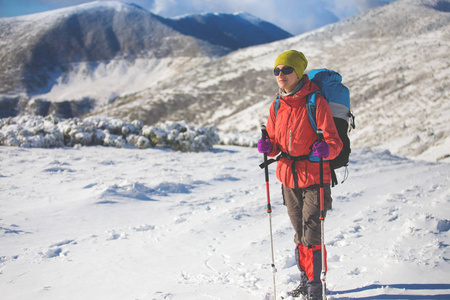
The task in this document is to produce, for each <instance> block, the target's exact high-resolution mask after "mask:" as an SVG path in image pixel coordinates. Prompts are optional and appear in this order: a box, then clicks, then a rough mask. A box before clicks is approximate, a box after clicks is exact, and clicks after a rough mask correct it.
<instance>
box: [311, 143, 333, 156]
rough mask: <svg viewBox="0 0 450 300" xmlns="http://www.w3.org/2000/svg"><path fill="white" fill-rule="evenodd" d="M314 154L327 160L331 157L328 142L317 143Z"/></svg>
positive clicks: (314, 146)
mask: <svg viewBox="0 0 450 300" xmlns="http://www.w3.org/2000/svg"><path fill="white" fill-rule="evenodd" d="M312 154H313V155H314V156H318V157H321V158H327V157H328V155H330V147H329V146H328V144H327V143H326V142H315V143H314V145H313V153H312Z"/></svg>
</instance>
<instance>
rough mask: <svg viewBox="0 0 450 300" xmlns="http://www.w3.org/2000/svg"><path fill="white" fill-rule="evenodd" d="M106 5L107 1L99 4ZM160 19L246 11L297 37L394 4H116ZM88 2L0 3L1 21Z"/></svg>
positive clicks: (280, 0)
mask: <svg viewBox="0 0 450 300" xmlns="http://www.w3.org/2000/svg"><path fill="white" fill-rule="evenodd" d="M100 1H106V0H100ZM117 1H120V2H126V3H130V2H133V3H135V4H138V5H139V6H141V7H143V8H145V9H147V10H149V11H151V12H152V13H155V14H158V15H160V16H163V17H175V16H179V15H184V14H192V13H203V12H219V13H234V12H241V11H245V12H248V13H250V14H252V15H254V16H256V17H259V18H261V19H263V20H266V21H269V22H271V23H273V24H275V25H277V26H279V27H281V28H283V29H285V30H287V31H289V32H290V33H292V34H294V35H296V34H300V33H302V32H305V31H308V30H312V29H314V28H317V27H320V26H323V25H325V24H328V23H331V22H336V21H338V20H341V19H344V18H347V17H349V16H353V15H356V14H358V13H361V12H364V11H366V10H368V9H370V8H373V7H376V6H380V5H383V4H386V3H388V2H393V1H395V0H134V1H133V0H117ZM86 2H92V1H91V0H0V17H13V16H20V15H25V14H32V13H38V12H43V11H47V10H53V9H58V8H62V7H67V6H73V5H79V4H82V3H86Z"/></svg>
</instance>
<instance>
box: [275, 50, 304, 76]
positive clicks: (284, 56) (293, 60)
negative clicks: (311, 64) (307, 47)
mask: <svg viewBox="0 0 450 300" xmlns="http://www.w3.org/2000/svg"><path fill="white" fill-rule="evenodd" d="M278 65H285V66H289V67H293V68H294V70H295V73H297V76H298V78H302V76H303V72H304V71H305V69H306V67H307V66H308V61H307V60H306V57H305V55H303V53H301V52H300V51H296V50H289V51H286V52H283V53H281V54H280V55H279V56H278V57H277V59H276V60H275V67H273V69H274V70H275V68H276V67H277V66H278Z"/></svg>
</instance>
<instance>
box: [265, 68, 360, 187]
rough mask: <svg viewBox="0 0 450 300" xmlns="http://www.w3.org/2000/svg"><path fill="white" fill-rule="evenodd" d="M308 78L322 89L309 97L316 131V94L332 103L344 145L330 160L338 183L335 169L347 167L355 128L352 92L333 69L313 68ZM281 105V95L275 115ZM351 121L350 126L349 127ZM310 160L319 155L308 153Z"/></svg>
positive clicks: (317, 159) (336, 123) (313, 125)
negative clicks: (351, 104)
mask: <svg viewBox="0 0 450 300" xmlns="http://www.w3.org/2000/svg"><path fill="white" fill-rule="evenodd" d="M307 76H308V78H309V80H310V81H312V82H314V83H315V84H316V85H317V86H318V87H319V89H320V91H317V92H314V93H311V94H309V95H308V98H307V109H308V117H309V121H310V122H311V126H312V128H313V129H314V131H317V125H316V108H317V106H316V95H317V93H320V94H321V95H322V96H323V97H324V98H325V99H326V100H327V102H328V104H329V105H330V108H331V111H332V112H333V119H334V123H335V125H336V129H337V131H338V134H339V137H340V138H341V141H342V143H343V147H342V150H341V152H340V153H339V155H338V156H337V157H336V158H334V159H332V160H330V161H329V163H330V169H331V175H332V185H333V186H334V185H336V184H337V178H336V173H335V172H334V170H335V169H338V168H341V167H347V166H348V162H349V157H350V153H351V148H350V139H349V138H348V132H349V131H350V130H351V128H353V129H354V128H355V117H354V115H353V113H352V112H351V110H350V92H349V90H348V88H347V87H346V86H345V85H343V84H342V76H341V75H340V74H339V73H337V72H335V71H332V70H327V69H313V70H311V71H309V73H308V75H307ZM279 107H280V100H279V97H277V99H276V100H275V107H274V109H275V117H276V115H277V112H278V109H279ZM349 121H350V127H349ZM308 157H309V158H308V159H309V160H310V161H315V162H317V161H319V158H318V157H317V156H314V155H312V153H310V154H309V155H308Z"/></svg>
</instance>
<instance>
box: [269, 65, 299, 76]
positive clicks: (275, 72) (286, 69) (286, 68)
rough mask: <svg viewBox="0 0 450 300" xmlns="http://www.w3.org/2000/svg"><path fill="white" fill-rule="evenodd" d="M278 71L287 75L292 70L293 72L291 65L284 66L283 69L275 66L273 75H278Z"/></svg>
mask: <svg viewBox="0 0 450 300" xmlns="http://www.w3.org/2000/svg"><path fill="white" fill-rule="evenodd" d="M280 72H282V73H283V74H284V75H289V74H291V73H292V72H294V68H293V67H285V68H283V69H279V68H275V69H274V70H273V75H275V76H278V75H280Z"/></svg>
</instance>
